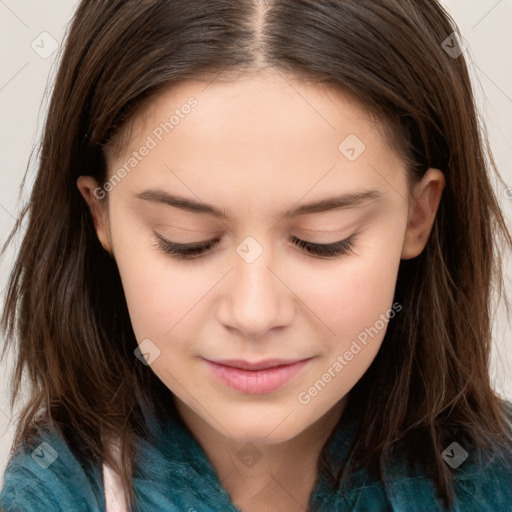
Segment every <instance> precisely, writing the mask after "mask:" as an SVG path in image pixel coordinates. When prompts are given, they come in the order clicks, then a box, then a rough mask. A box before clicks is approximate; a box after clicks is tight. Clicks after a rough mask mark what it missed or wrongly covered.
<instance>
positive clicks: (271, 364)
mask: <svg viewBox="0 0 512 512" xmlns="http://www.w3.org/2000/svg"><path fill="white" fill-rule="evenodd" d="M299 361H304V359H265V360H264V361H259V362H250V361H244V360H243V359H221V360H211V362H212V363H215V364H221V365H223V366H229V367H231V368H239V369H240V370H267V369H268V368H275V367H276V366H288V365H290V364H295V363H298V362H299Z"/></svg>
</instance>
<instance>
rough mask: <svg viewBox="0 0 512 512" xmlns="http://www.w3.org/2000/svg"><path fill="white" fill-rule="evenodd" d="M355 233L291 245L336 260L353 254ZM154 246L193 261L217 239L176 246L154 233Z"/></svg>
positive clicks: (310, 253)
mask: <svg viewBox="0 0 512 512" xmlns="http://www.w3.org/2000/svg"><path fill="white" fill-rule="evenodd" d="M356 236H357V233H355V234H354V235H352V236H350V237H349V238H347V239H346V240H340V241H339V242H334V243H332V244H315V243H313V242H306V241H304V240H300V239H299V238H296V237H292V240H293V243H294V244H295V245H297V246H298V247H300V248H302V249H304V250H305V251H306V252H307V253H309V255H311V256H313V257H316V258H321V259H324V258H336V257H338V256H342V255H348V254H353V251H354V243H355V240H356ZM155 239H156V246H157V247H158V248H159V249H160V250H162V251H163V252H164V253H166V254H170V255H172V256H173V257H174V258H176V259H179V260H193V259H197V258H198V257H200V256H201V255H203V254H204V253H205V252H206V251H207V250H208V249H210V248H212V247H213V246H215V245H217V243H218V242H219V239H218V238H215V239H213V240H208V241H207V242H198V243H195V244H177V243H175V242H171V241H170V240H166V239H165V238H163V237H162V236H160V235H159V234H157V233H155Z"/></svg>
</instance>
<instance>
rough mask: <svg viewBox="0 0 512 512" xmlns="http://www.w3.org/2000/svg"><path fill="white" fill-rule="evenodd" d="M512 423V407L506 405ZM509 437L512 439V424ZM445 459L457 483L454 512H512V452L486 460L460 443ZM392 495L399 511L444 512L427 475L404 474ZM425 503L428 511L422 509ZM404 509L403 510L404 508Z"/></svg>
mask: <svg viewBox="0 0 512 512" xmlns="http://www.w3.org/2000/svg"><path fill="white" fill-rule="evenodd" d="M504 407H505V408H506V409H507V410H508V413H509V417H508V420H509V422H510V420H511V417H512V404H510V403H509V402H504ZM508 434H509V435H510V437H511V438H512V423H510V429H509V432H508ZM440 455H441V458H442V459H443V461H444V462H445V463H446V464H447V465H448V466H449V467H450V472H451V473H452V475H453V483H454V504H453V507H452V509H451V510H453V512H511V511H512V450H511V449H510V448H503V449H502V450H501V451H499V450H496V452H495V453H494V454H493V455H492V457H489V456H487V457H486V458H485V459H484V458H483V457H482V456H478V455H477V453H476V451H474V450H472V449H471V447H469V446H464V443H461V444H459V443H458V442H457V440H456V439H454V440H453V442H452V443H450V444H449V445H448V446H447V447H446V448H445V450H444V451H443V452H442V454H440ZM388 495H391V496H393V498H392V500H393V505H394V506H395V507H396V508H395V510H408V508H407V507H408V504H409V505H410V503H412V502H414V503H415V505H416V504H418V508H417V509H415V510H418V511H423V510H425V512H427V511H428V512H431V511H433V510H436V511H437V510H440V511H441V510H444V508H442V505H441V503H440V501H439V500H438V498H437V495H436V491H435V487H434V484H433V482H432V481H431V480H430V479H428V478H426V477H425V476H424V475H418V474H416V475H409V476H405V475H404V474H402V475H400V476H398V477H397V478H395V479H393V478H392V479H391V481H390V483H389V487H388ZM422 503H424V504H425V507H424V508H421V504H422ZM401 507H402V508H401Z"/></svg>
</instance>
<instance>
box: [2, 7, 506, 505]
mask: <svg viewBox="0 0 512 512" xmlns="http://www.w3.org/2000/svg"><path fill="white" fill-rule="evenodd" d="M453 32H458V29H457V28H456V26H455V24H454V22H453V21H452V20H451V18H450V17H449V15H448V14H447V13H446V12H445V11H444V10H443V8H442V7H441V6H440V5H439V4H438V3H437V1H434V0H403V1H402V0H400V1H398V0H379V1H378V2H377V1H373V0H357V1H355V0H336V1H334V0H275V1H266V2H263V1H255V0H223V1H222V2H211V1H206V0H174V1H169V0H144V1H140V0H83V1H82V2H81V3H80V5H79V8H78V10H77V12H76V14H75V17H74V20H73V21H72V24H71V27H70V30H69V34H68V36H67V43H66V46H65V50H64V52H63V55H62V59H61V62H60V67H59V71H58V74H57V77H56V83H55V86H54V89H53V93H52V98H51V104H50V107H49V113H48V117H47V120H46V127H45V132H44V137H43V141H42V147H41V155H40V162H39V168H38V173H37V178H36V181H35V184H34V186H33V190H32V192H31V196H30V200H29V202H28V204H27V206H26V208H25V209H24V211H23V212H22V215H21V216H20V218H19V220H18V222H17V224H16V226H15V228H14V230H13V232H12V233H11V236H10V237H9V239H8V243H9V241H10V240H11V239H12V237H13V235H14V234H15V232H16V231H17V230H19V228H20V227H21V223H22V221H23V219H24V218H25V217H27V219H26V220H27V230H26V234H25V235H24V237H23V241H22V245H21V248H20V250H19V254H18V256H17V260H16V262H15V266H14V269H13V271H12V274H11V276H10V281H9V287H8V292H7V296H6V305H5V309H4V312H3V317H2V329H3V332H4V333H5V335H6V340H7V342H6V345H5V346H4V351H3V355H5V348H6V347H7V346H8V345H9V344H12V342H13V341H16V343H17V347H18V353H17V362H16V367H15V374H14V379H13V391H12V397H11V406H12V405H13V404H14V402H15V397H16V396H17V395H18V393H19V391H20V384H21V380H22V372H23V371H24V369H26V370H27V371H28V376H29V380H30V383H31V384H32V386H31V395H30V399H29V401H28V403H27V404H26V406H25V407H24V409H23V411H22V414H21V417H20V425H19V429H18V431H17V435H16V438H15V442H14V447H17V446H18V445H19V444H20V443H22V442H23V441H24V440H26V439H28V438H29V437H30V435H31V431H32V430H31V429H32V426H33V423H34V422H35V421H36V419H38V418H39V419H46V420H47V421H49V422H51V423H52V424H53V425H55V426H56V427H57V428H58V429H59V431H60V432H61V433H62V435H63V436H64V437H65V439H66V440H67V442H68V443H69V444H70V446H72V447H73V448H74V450H76V452H77V454H79V455H80V456H82V457H83V459H84V461H90V462H94V461H95V462H100V461H102V460H104V459H106V461H107V462H108V463H109V464H110V465H111V466H113V467H114V468H115V469H116V470H117V471H119V472H120V474H121V476H122V481H123V485H124V486H125V488H126V490H127V491H128V496H129V500H130V504H131V503H133V500H134V493H133V488H132V484H131V475H132V468H133V456H134V453H135V452H134V439H135V437H134V436H135V434H136V433H138V434H140V435H147V430H146V428H145V425H144V424H143V422H142V421H141V414H140V403H141V401H144V402H146V403H148V404H149V405H151V406H155V407H154V412H155V414H158V409H159V407H157V405H160V407H161V408H162V409H163V408H165V407H166V406H167V407H168V403H169V395H170V391H169V390H168V389H167V388H166V387H165V386H164V385H163V384H162V382H161V381H160V380H159V379H158V377H156V375H155V374H154V373H153V372H152V371H151V369H150V368H148V367H147V366H144V365H142V364H141V363H140V361H139V360H138V359H137V358H136V357H135V356H134V349H135V348H136V347H137V341H136V339H135V336H134V333H133V331H132V328H131V324H130V318H129V314H128V311H127V306H126V302H125V299H124V294H123V289H122V285H121V281H120V278H119V274H118V271H117V267H116V264H115V261H114V260H113V258H111V257H110V256H109V255H108V254H107V253H106V252H105V251H104V250H103V248H102V246H101V245H100V243H99V241H98V238H97V236H96V232H95V229H94V226H93V223H92V219H91V216H90V214H89V211H88V209H87V205H86V204H85V202H84V201H83V199H82V197H81V196H80V194H79V191H78V189H77V187H76V181H77V178H78V177H79V176H80V175H84V174H85V175H94V176H95V177H96V178H97V179H98V180H99V181H100V183H104V182H105V181H106V179H107V168H106V164H105V148H106V147H107V144H108V143H111V142H112V141H113V140H114V136H116V135H117V134H119V133H121V132H120V130H121V128H123V127H124V126H126V125H127V121H128V120H130V119H133V116H134V114H135V112H136V111H137V110H138V109H140V108H141V106H142V105H144V104H145V102H146V101H149V100H150V99H151V98H153V97H154V95H155V94H157V93H158V92H160V91H161V90H163V88H167V87H170V86H172V85H175V84H178V83H179V82H180V81H183V80H187V79H204V80H206V79H214V78H215V77H216V76H220V75H221V74H224V75H226V76H227V75H228V74H229V73H232V75H231V76H235V73H240V75H241V74H243V73H246V72H247V73H248V72H250V71H254V70H256V69H258V68H259V67H260V66H262V65H268V66H273V67H274V68H275V69H278V70H280V71H281V72H283V73H287V74H289V76H291V77H299V78H302V79H307V80H310V81H312V82H317V83H324V84H329V85H332V86H333V87H338V88H339V89H340V90H341V91H345V92H347V93H350V94H351V95H354V96H355V97H356V98H358V100H359V101H360V102H361V103H362V104H363V105H365V106H366V108H367V109H368V110H369V111H373V112H375V113H377V114H378V118H379V119H382V120H384V121H385V124H386V126H387V127H389V129H390V131H392V132H393V133H395V134H396V138H397V140H399V142H400V150H401V152H402V153H403V154H404V155H407V161H408V172H409V175H410V179H411V183H413V182H417V181H419V180H420V179H421V177H422V175H423V173H424V172H425V171H426V169H428V168H429V167H435V168H438V169H440V170H442V171H443V172H444V173H445V176H446V188H445V190H444V194H443V197H442V200H441V204H440V206H439V210H438V214H437V217H436V221H435V223H434V227H433V230H432V233H431V236H430V239H429V241H428V244H427V246H426V248H425V250H424V251H423V252H422V254H421V255H420V256H418V257H417V258H414V259H411V260H405V261H401V263H400V269H399V275H398V281H397V287H396V296H395V301H397V302H399V303H400V304H401V305H403V311H402V312H401V313H400V314H399V315H397V316H396V317H395V318H394V319H393V320H392V321H390V323H389V326H388V329H387V332H386V336H385V339H384V342H383V346H382V349H381V350H380V351H379V353H378V355H377V357H376V359H375V360H374V362H373V364H372V365H371V367H370V368H369V370H368V371H367V372H366V373H365V375H364V376H363V377H362V378H361V379H360V381H359V382H358V383H357V384H356V385H355V387H354V388H353V389H352V391H351V392H350V398H349V406H347V407H350V408H351V409H350V410H352V411H354V412H356V413H357V414H358V415H359V416H360V417H361V420H362V422H363V423H362V426H361V429H360V433H359V435H358V438H357V442H356V444H355V445H354V447H353V448H354V453H355V454H357V456H356V457H355V458H354V459H353V460H354V461H356V462H358V463H359V464H362V465H366V466H367V467H368V468H370V469H371V468H374V466H375V468H374V470H375V471H380V472H381V473H383V469H382V468H383V466H382V463H383V461H384V460H385V459H386V457H387V456H389V453H390V452H389V447H390V446H392V445H393V444H394V443H395V442H399V440H400V442H404V443H405V444H406V446H408V448H407V453H409V456H410V457H411V458H412V457H413V454H414V459H415V460H419V461H421V462H422V464H424V466H425V467H433V468H434V469H435V472H434V476H433V478H434V481H435V482H436V486H437V489H438V492H439V495H440V496H441V497H442V498H443V499H444V500H445V502H447V503H449V502H450V500H451V499H452V497H453V489H452V484H453V482H452V479H453V475H452V473H451V471H450V470H449V468H448V467H447V465H446V464H445V463H443V462H442V460H441V459H440V456H439V454H440V453H441V452H442V451H443V449H444V448H445V447H446V444H445V443H446V441H447V440H449V439H451V438H450V437H449V436H448V433H453V432H457V433H458V434H457V435H458V436H459V437H457V439H461V438H463V439H467V442H468V443H471V446H473V447H474V448H473V449H474V450H476V451H477V452H478V453H484V452H489V451H492V450H494V449H497V448H499V447H504V446H506V443H507V442H508V443H510V439H509V438H508V437H507V435H506V433H507V423H506V411H505V408H504V407H503V404H502V401H501V400H500V398H499V397H498V396H497V394H496V393H495V391H494V390H493V389H492V387H491V384H490V377H489V354H490V347H491V327H492V325H491V316H490V314H491V292H492V290H493V289H492V285H493V284H494V283H495V284H498V285H499V292H500V295H501V292H502V286H503V276H502V261H501V257H500V248H501V247H500V245H499V243H500V242H503V241H505V242H506V245H507V247H510V246H511V245H512V239H511V237H510V234H509V232H508V230H507V227H506V224H505V221H504V219H503V216H502V213H501V211H500V208H499V204H498V201H497V198H496V196H495V194H494V192H493V190H492V187H491V184H490V178H489V171H490V170H493V171H494V172H495V173H496V175H497V176H498V177H499V179H500V180H501V182H502V183H503V180H502V178H501V176H499V173H498V171H497V169H496V166H495V164H494V161H493V159H492V155H491V153H490V150H489V148H488V143H487V140H486V137H485V134H484V133H483V132H481V131H480V129H479V128H480V127H479V123H478V116H477V113H476V108H475V105H474V98H473V93H472V88H471V83H470V78H469V76H468V70H467V67H466V62H465V60H464V57H463V56H462V55H461V56H459V57H458V58H453V56H450V55H449V54H448V53H447V52H446V51H445V50H444V49H443V45H442V43H443V41H445V40H446V39H447V38H448V37H449V36H450V34H452V33H453ZM493 235H496V237H495V238H494V237H493ZM4 251H5V247H4ZM507 312H508V303H507ZM508 428H509V427H508ZM105 432H106V433H109V434H112V435H113V436H114V437H117V436H119V437H120V439H121V441H122V464H121V466H118V465H117V464H116V461H115V460H112V457H111V454H110V452H108V451H107V450H106V448H105V445H104V444H103V442H102V440H101V435H102V433H105ZM460 436H462V437H460ZM413 448H414V449H413ZM421 448H423V449H421ZM323 455H324V454H322V456H321V457H320V459H319V469H321V470H322V471H328V472H330V473H333V472H334V470H333V468H330V465H329V463H328V461H327V459H326V458H325V457H324V456H323ZM382 477H385V475H382ZM340 478H341V476H340V475H339V474H338V475H334V474H333V479H334V481H336V480H337V479H340Z"/></svg>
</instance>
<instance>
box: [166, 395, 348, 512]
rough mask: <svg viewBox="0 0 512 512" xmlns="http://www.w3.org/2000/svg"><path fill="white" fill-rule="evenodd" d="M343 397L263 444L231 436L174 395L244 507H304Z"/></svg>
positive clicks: (223, 482)
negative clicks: (298, 428) (290, 434)
mask: <svg viewBox="0 0 512 512" xmlns="http://www.w3.org/2000/svg"><path fill="white" fill-rule="evenodd" d="M347 398H348V397H344V398H343V399H342V400H340V401H339V402H338V403H337V404H336V405H335V406H334V407H333V408H332V409H330V410H329V411H328V412H327V413H326V414H324V415H323V416H322V417H321V418H319V419H318V420H317V421H316V422H315V423H313V424H312V425H310V426H309V427H308V428H307V429H305V430H304V431H302V432H301V433H300V434H299V435H297V436H296V437H294V438H292V439H289V440H287V441H285V442H282V443H276V444H265V445H262V444H253V443H247V442H239V441H235V440H233V439H230V438H228V437H226V436H224V435H222V434H220V433H219V432H218V431H217V430H215V429H214V428H212V427H211V426H210V425H209V424H208V423H207V422H206V421H204V420H203V419H202V418H201V417H200V416H198V415H197V414H196V413H195V412H194V411H193V410H192V409H190V408H189V407H188V406H187V405H185V404H184V403H183V402H181V400H179V399H176V406H177V409H178V411H179V413H180V416H181V417H182V419H183V421H184V422H185V424H186V425H187V427H188V428H189V430H190V431H191V432H192V434H193V435H194V437H195V438H196V440H197V441H198V443H199V444H200V445H201V447H202V448H203V450H204V451H205V453H206V456H207V457H208V459H209V461H210V463H211V464H212V467H213V468H214V469H215V471H216V473H217V477H218V479H219V482H220V483H221V485H222V486H223V487H224V489H226V491H227V492H228V494H229V495H230V497H231V501H232V502H233V503H234V504H235V505H236V506H237V507H238V508H240V509H241V510H243V512H253V511H261V510H272V511H278V510H286V511H287V512H294V511H297V512H299V511H300V512H303V511H304V510H307V508H308V502H309V498H310V495H311V493H312V491H313V490H314V486H315V482H316V479H317V476H318V475H317V461H318V457H319V455H320V452H321V450H322V448H323V446H324V444H325V442H326V441H327V439H328V438H329V436H330V435H331V433H332V432H333V430H334V429H335V427H336V425H337V424H338V422H339V419H340V417H341V415H342V413H343V410H344V408H345V405H346V401H347Z"/></svg>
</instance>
